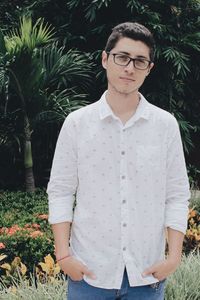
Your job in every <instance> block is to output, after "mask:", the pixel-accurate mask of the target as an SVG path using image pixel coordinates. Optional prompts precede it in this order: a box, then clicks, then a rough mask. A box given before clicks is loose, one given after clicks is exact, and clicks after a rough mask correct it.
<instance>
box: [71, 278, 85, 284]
mask: <svg viewBox="0 0 200 300" xmlns="http://www.w3.org/2000/svg"><path fill="white" fill-rule="evenodd" d="M67 279H68V280H69V281H71V282H72V283H76V284H77V283H81V282H84V279H83V278H82V279H81V280H73V279H71V277H70V276H67Z"/></svg>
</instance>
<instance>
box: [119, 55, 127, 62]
mask: <svg viewBox="0 0 200 300" xmlns="http://www.w3.org/2000/svg"><path fill="white" fill-rule="evenodd" d="M117 59H118V60H120V61H123V62H126V61H128V60H129V57H128V56H126V55H117Z"/></svg>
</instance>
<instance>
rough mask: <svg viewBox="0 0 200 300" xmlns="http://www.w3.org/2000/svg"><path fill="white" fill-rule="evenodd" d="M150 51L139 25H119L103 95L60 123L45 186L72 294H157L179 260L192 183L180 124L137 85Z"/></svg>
mask: <svg viewBox="0 0 200 300" xmlns="http://www.w3.org/2000/svg"><path fill="white" fill-rule="evenodd" d="M153 47H154V41H153V37H152V34H151V33H150V31H149V30H148V29H147V28H145V27H144V26H143V25H141V24H138V23H123V24H120V25H118V26H116V27H115V28H114V29H113V31H112V33H111V35H110V37H109V38H108V41H107V45H106V48H105V51H103V53H102V65H103V68H104V69H105V70H106V73H107V79H108V89H107V91H106V92H105V93H104V94H103V96H102V97H101V99H100V100H99V101H97V102H96V103H93V104H91V105H88V106H87V107H84V108H81V109H79V110H77V111H75V112H73V113H71V114H70V115H69V116H68V117H67V118H66V120H65V122H64V124H63V127H62V129H61V132H60V135H59V138H58V142H57V146H56V151H55V156H54V160H53V166H52V171H51V178H50V182H49V184H48V189H47V191H48V195H49V213H50V215H49V221H50V223H51V224H52V228H53V233H54V238H55V247H56V257H57V261H58V263H59V265H60V267H61V269H62V270H63V271H64V273H65V274H67V275H68V300H94V299H95V300H100V299H102V300H103V299H104V300H114V299H121V300H125V299H126V300H127V299H128V300H129V299H136V300H140V299H141V300H146V299H148V300H161V299H164V282H165V279H166V278H167V276H169V275H170V274H172V273H173V272H174V271H175V270H176V268H177V267H178V266H179V264H180V261H181V251H182V243H183V237H184V233H185V231H186V227H187V213H188V199H189V185H188V178H187V172H186V167H185V161H184V155H183V149H182V143H181V137H180V133H179V128H178V125H177V121H176V120H175V118H174V117H173V116H172V115H171V114H170V113H168V112H166V111H164V110H162V109H160V108H158V107H156V106H154V105H152V104H150V103H149V102H147V100H146V99H145V98H144V97H143V96H142V95H141V94H140V93H139V91H138V90H139V88H140V87H141V85H142V84H143V82H144V80H145V78H146V76H148V75H149V73H150V71H151V69H152V68H153V65H154V64H153V52H154V51H153ZM75 194H76V206H75V209H74V211H73V206H74V195H75ZM71 224H72V227H71V237H70V225H71ZM165 230H166V232H167V234H168V248H169V254H168V256H167V257H165V240H166V238H165ZM69 237H70V247H69Z"/></svg>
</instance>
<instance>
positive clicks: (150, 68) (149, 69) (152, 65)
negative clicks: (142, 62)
mask: <svg viewBox="0 0 200 300" xmlns="http://www.w3.org/2000/svg"><path fill="white" fill-rule="evenodd" d="M153 67H154V63H153V62H152V63H151V64H150V66H149V68H148V70H147V75H146V76H148V75H149V73H150V72H151V70H152V68H153Z"/></svg>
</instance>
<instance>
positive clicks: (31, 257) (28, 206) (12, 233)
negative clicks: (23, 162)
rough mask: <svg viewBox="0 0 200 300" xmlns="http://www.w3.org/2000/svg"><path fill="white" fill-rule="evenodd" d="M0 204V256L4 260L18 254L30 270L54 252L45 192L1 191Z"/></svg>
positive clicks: (9, 259) (10, 259) (9, 261)
mask: <svg viewBox="0 0 200 300" xmlns="http://www.w3.org/2000/svg"><path fill="white" fill-rule="evenodd" d="M0 203H1V209H0V210H1V216H0V255H1V254H5V255H7V257H8V260H7V262H8V263H11V261H12V260H13V259H14V258H15V257H17V256H18V257H20V258H21V260H22V261H23V263H25V265H26V266H27V268H28V271H30V272H32V271H33V269H34V266H35V265H37V263H38V262H40V261H42V260H43V258H44V257H45V256H46V255H47V254H49V253H50V254H51V255H52V256H53V255H54V243H53V237H52V232H51V228H50V225H49V223H48V215H47V211H48V206H47V195H46V193H45V191H44V190H37V191H36V193H27V192H2V193H1V195H0ZM0 274H1V272H0Z"/></svg>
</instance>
